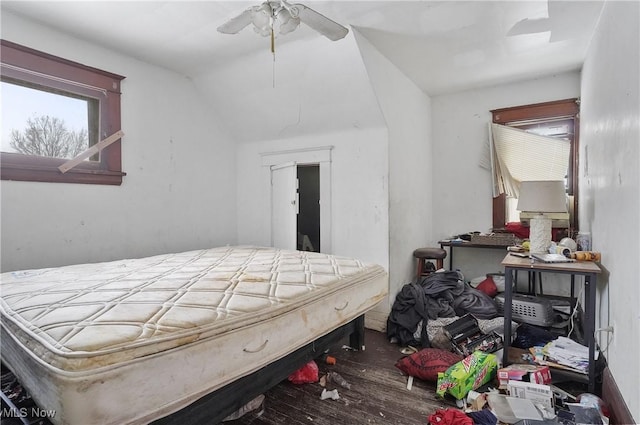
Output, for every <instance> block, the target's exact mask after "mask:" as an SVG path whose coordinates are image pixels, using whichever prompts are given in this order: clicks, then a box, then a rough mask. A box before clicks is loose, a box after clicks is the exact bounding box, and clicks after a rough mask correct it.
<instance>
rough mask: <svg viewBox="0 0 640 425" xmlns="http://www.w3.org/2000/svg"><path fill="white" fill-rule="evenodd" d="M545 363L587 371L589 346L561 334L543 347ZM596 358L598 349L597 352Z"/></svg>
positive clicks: (582, 371)
mask: <svg viewBox="0 0 640 425" xmlns="http://www.w3.org/2000/svg"><path fill="white" fill-rule="evenodd" d="M542 352H543V354H544V355H545V357H546V358H545V363H547V364H548V365H549V366H556V367H564V368H566V369H570V370H573V371H576V372H580V373H585V374H586V373H587V372H588V368H589V347H585V346H584V345H581V344H578V343H577V342H575V341H573V340H572V339H569V338H567V337H564V336H561V337H558V339H556V340H553V341H551V342H549V343H548V344H547V345H545V346H544V348H543V349H542ZM595 357H596V360H597V359H598V351H596V352H595Z"/></svg>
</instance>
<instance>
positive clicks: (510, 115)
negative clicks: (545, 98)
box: [491, 99, 580, 229]
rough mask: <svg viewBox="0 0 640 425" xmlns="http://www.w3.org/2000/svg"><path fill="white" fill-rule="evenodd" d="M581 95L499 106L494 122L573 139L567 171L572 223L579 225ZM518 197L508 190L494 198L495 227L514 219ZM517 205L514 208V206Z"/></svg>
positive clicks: (534, 132) (563, 138)
mask: <svg viewBox="0 0 640 425" xmlns="http://www.w3.org/2000/svg"><path fill="white" fill-rule="evenodd" d="M579 105H580V101H579V99H565V100H559V101H554V102H545V103H537V104H533V105H524V106H516V107H512V108H503V109H495V110H493V111H491V113H492V114H493V123H494V124H502V125H505V126H509V127H514V128H517V129H520V130H524V131H526V132H529V133H533V134H537V135H541V136H548V137H553V138H557V139H560V140H564V141H567V142H568V143H569V161H568V164H567V172H566V176H565V179H566V187H567V195H569V199H570V205H569V213H570V217H569V220H570V222H569V225H570V228H571V229H578V218H577V214H576V212H577V211H578V154H577V152H578V133H579V132H578V130H579V110H580V107H579ZM510 204H511V205H515V200H514V199H508V197H507V196H505V194H501V195H500V196H497V197H494V198H493V227H494V228H495V229H501V228H504V226H505V223H507V222H508V221H510V217H509V213H508V212H509V205H510ZM512 209H513V208H512Z"/></svg>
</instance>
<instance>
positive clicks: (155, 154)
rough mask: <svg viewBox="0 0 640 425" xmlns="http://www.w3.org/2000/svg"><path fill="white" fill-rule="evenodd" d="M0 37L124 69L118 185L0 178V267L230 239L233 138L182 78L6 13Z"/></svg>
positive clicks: (58, 262)
mask: <svg viewBox="0 0 640 425" xmlns="http://www.w3.org/2000/svg"><path fill="white" fill-rule="evenodd" d="M2 38H4V39H7V40H10V41H14V42H17V43H20V44H23V45H26V46H29V47H32V48H35V49H38V50H43V51H46V52H48V53H51V54H54V55H58V56H62V57H64V58H67V59H70V60H74V61H77V62H80V63H84V64H87V65H90V66H94V67H97V68H102V69H105V70H106V71H110V72H114V73H117V74H120V75H124V76H125V77H126V79H125V80H124V81H123V83H122V91H123V94H122V127H123V128H122V130H123V131H124V133H125V137H124V139H123V142H122V143H123V144H122V159H123V169H124V171H125V172H126V173H127V176H126V177H124V183H123V184H122V186H115V187H111V186H109V187H106V186H94V185H76V184H53V183H32V182H11V181H2V183H1V186H0V187H1V190H2V193H1V196H2V198H1V200H2V206H1V208H2V271H9V270H16V269H23V268H38V267H47V266H56V265H63V264H72V263H82V262H95V261H104V260H109V259H118V258H125V257H129V258H131V257H139V256H146V255H151V254H156V253H163V252H171V251H181V250H186V249H195V248H202V247H209V246H213V245H221V244H227V243H231V244H232V243H235V240H236V232H235V228H236V218H235V215H236V214H235V213H236V202H235V199H236V186H235V178H236V172H235V167H236V163H235V146H234V145H233V144H232V142H231V141H230V140H229V137H228V136H227V135H226V134H225V133H223V132H222V131H221V130H220V129H219V128H218V126H217V125H216V124H215V123H216V121H218V120H217V119H216V118H215V117H213V116H212V112H211V111H210V110H209V109H208V107H207V105H206V104H205V103H204V102H203V101H202V100H201V99H200V97H199V94H198V91H197V90H196V88H195V87H194V85H193V84H192V83H191V81H189V80H187V79H186V78H184V77H182V76H180V75H178V74H175V73H173V72H170V71H167V70H164V69H161V68H158V67H155V66H152V65H149V64H146V63H143V62H140V61H137V60H135V59H132V58H129V57H125V56H121V55H119V54H116V53H114V52H112V51H109V50H105V49H102V48H100V47H98V46H95V45H92V44H88V43H86V42H84V41H82V40H79V39H75V38H72V37H69V36H66V35H62V34H60V33H57V32H55V31H53V30H50V29H49V28H48V27H44V26H41V25H38V24H35V23H33V22H29V21H26V20H23V19H21V18H19V17H17V16H15V15H12V14H11V13H9V12H5V11H3V14H2Z"/></svg>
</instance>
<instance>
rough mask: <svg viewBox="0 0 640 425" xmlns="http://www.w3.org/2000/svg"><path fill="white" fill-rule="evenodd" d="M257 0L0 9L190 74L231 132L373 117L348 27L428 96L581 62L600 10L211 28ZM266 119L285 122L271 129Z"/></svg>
mask: <svg viewBox="0 0 640 425" xmlns="http://www.w3.org/2000/svg"><path fill="white" fill-rule="evenodd" d="M259 3H260V0H258V1H256V2H247V1H206V0H202V1H115V2H114V1H2V3H1V7H2V11H9V12H10V13H13V14H15V15H18V16H20V17H22V18H25V19H28V20H32V21H35V22H38V23H41V24H44V25H46V26H49V27H53V28H54V29H56V30H59V31H61V32H64V33H68V34H70V35H73V36H75V37H78V38H81V39H84V40H87V41H89V42H91V43H94V44H98V45H101V46H104V47H106V48H109V49H112V50H115V51H118V52H120V53H123V54H125V55H128V56H131V57H134V58H137V59H140V60H143V61H145V62H149V63H152V64H155V65H158V66H161V67H164V68H167V69H170V70H173V71H175V72H177V73H180V74H182V75H185V76H187V77H190V78H192V79H193V81H194V83H195V84H197V85H198V86H199V89H201V90H202V93H204V94H205V96H207V97H208V99H209V102H210V103H211V104H212V106H213V107H214V109H215V110H217V111H219V113H220V114H221V115H222V116H223V118H224V120H225V121H226V122H227V123H228V125H229V127H230V129H229V130H230V133H231V134H232V135H233V136H234V137H235V138H236V139H237V140H238V141H252V140H261V139H267V138H278V137H288V136H291V135H294V134H296V132H297V131H298V132H300V131H303V132H317V131H322V129H324V130H325V131H326V130H329V131H330V130H331V129H332V128H344V127H346V126H358V125H367V124H368V121H369V120H372V119H375V118H373V117H375V116H377V115H376V114H375V113H374V112H373V111H370V108H372V107H374V105H375V101H373V102H371V99H370V98H371V96H372V93H371V89H370V88H367V84H368V83H367V77H366V69H364V65H363V63H362V58H361V57H360V54H359V50H358V47H357V42H356V39H355V38H354V32H357V33H358V34H359V35H361V36H362V37H364V38H366V39H367V40H368V42H369V43H371V44H372V45H373V46H374V47H375V48H376V49H377V50H379V51H380V53H381V54H382V55H384V56H385V57H386V58H387V59H388V60H389V61H390V62H392V63H393V64H395V66H396V67H397V68H398V69H399V70H401V72H403V73H404V74H405V75H406V76H407V77H408V78H409V79H411V80H412V81H413V82H414V83H415V84H416V86H418V87H419V88H420V89H421V90H423V91H424V92H425V93H426V94H428V95H430V96H435V95H440V94H446V93H452V92H458V91H463V90H467V89H472V88H477V87H482V86H488V85H494V84H499V83H505V82H514V81H519V80H525V79H530V78H535V77H538V76H546V75H550V74H554V73H559V72H564V71H571V70H579V69H580V68H581V65H582V62H583V60H584V55H585V52H586V49H587V47H588V44H589V41H590V39H591V36H592V34H593V30H594V28H595V25H596V23H597V20H598V17H599V14H600V10H601V8H602V2H600V1H555V0H549V1H541V0H536V1H424V0H422V1H417V0H416V1H301V3H304V4H306V5H307V6H308V7H311V8H312V9H314V10H316V11H318V12H319V13H322V14H323V15H325V16H328V17H330V18H331V19H332V20H334V21H336V22H338V23H340V24H342V25H344V26H346V27H347V28H349V29H350V33H349V34H348V35H347V37H345V38H344V39H342V40H338V41H330V40H328V39H327V38H325V37H323V36H321V35H319V34H318V33H317V32H315V31H314V30H312V29H311V28H309V27H307V26H305V25H304V24H302V25H301V26H300V28H298V29H297V30H295V31H294V32H292V33H289V34H286V35H277V37H276V39H275V56H274V55H272V53H271V51H270V43H269V38H263V37H261V36H260V35H258V34H256V33H255V32H254V31H253V30H252V29H251V28H250V27H247V28H245V29H244V30H242V31H240V32H239V33H238V34H234V35H229V34H222V33H220V32H218V31H217V30H216V29H217V27H218V26H219V25H221V24H223V23H224V22H226V21H227V20H228V19H230V18H232V17H234V16H237V15H238V14H239V13H241V12H242V11H243V10H245V9H246V8H248V7H250V6H254V5H257V4H259ZM363 98H364V99H363ZM336 105H340V106H339V107H336ZM346 111H348V112H349V113H345V112H346ZM283 115H284V117H285V118H284V121H283V120H282V117H283ZM274 117H280V118H281V120H280V122H279V123H278V124H277V125H274V126H273V128H270V127H269V125H270V123H271V122H273V120H274ZM252 120H256V122H255V125H252ZM283 122H285V123H288V124H287V125H284V124H283ZM294 128H295V129H297V130H294Z"/></svg>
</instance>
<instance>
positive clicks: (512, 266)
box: [502, 254, 601, 393]
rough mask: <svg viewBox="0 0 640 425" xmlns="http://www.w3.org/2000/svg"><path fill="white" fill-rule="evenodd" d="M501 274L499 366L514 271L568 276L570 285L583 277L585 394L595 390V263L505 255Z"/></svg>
mask: <svg viewBox="0 0 640 425" xmlns="http://www.w3.org/2000/svg"><path fill="white" fill-rule="evenodd" d="M502 266H504V274H505V292H504V352H503V357H502V363H503V365H505V366H506V365H507V364H508V351H509V346H510V345H511V316H512V309H511V304H512V299H513V282H514V279H513V276H514V273H516V272H518V271H527V272H531V271H533V272H540V273H561V274H569V275H571V284H572V287H573V279H574V277H575V276H584V284H585V295H584V298H585V320H584V334H585V340H586V343H587V346H588V347H589V367H588V375H587V376H588V380H589V392H590V393H593V392H594V390H595V379H596V376H595V375H596V361H595V351H596V342H595V335H594V334H595V323H596V317H595V316H596V276H597V275H598V274H599V273H600V272H601V270H600V267H598V265H597V264H596V263H593V262H590V261H585V262H572V263H542V262H538V261H535V262H532V260H531V259H529V258H520V257H516V256H513V255H510V254H507V255H506V256H505V257H504V260H502Z"/></svg>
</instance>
